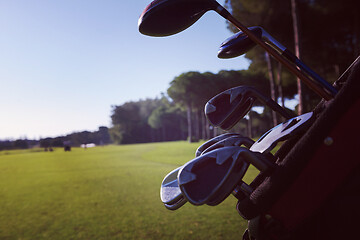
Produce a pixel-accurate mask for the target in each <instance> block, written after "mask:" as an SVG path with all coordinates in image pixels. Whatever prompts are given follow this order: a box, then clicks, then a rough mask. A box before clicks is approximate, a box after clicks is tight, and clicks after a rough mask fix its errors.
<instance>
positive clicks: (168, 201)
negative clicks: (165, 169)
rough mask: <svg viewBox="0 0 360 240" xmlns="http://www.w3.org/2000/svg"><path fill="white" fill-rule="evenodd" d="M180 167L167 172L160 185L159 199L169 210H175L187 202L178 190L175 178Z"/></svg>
mask: <svg viewBox="0 0 360 240" xmlns="http://www.w3.org/2000/svg"><path fill="white" fill-rule="evenodd" d="M180 169H181V167H178V168H176V169H174V170H173V171H171V172H170V173H169V174H167V175H166V176H165V177H164V180H163V181H162V183H161V187H160V199H161V201H162V202H163V203H164V205H165V207H166V208H167V209H170V210H176V209H178V208H180V207H181V206H183V205H184V204H185V203H186V202H187V201H186V199H185V198H184V196H183V195H182V193H181V191H180V188H179V184H178V180H177V176H178V173H179V171H180Z"/></svg>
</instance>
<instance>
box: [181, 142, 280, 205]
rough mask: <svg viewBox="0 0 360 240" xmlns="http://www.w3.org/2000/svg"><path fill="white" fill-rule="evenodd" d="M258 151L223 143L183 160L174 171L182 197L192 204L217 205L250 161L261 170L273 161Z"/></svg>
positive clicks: (226, 195) (267, 168) (233, 185)
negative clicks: (192, 157)
mask: <svg viewBox="0 0 360 240" xmlns="http://www.w3.org/2000/svg"><path fill="white" fill-rule="evenodd" d="M261 155H262V154H260V153H253V152H251V151H250V150H249V149H247V148H243V147H236V146H232V147H223V148H219V149H215V150H213V151H211V152H208V153H206V154H204V155H201V156H199V157H197V158H195V159H193V160H192V161H190V162H188V163H186V164H185V165H184V166H183V167H182V169H181V170H180V172H179V174H178V183H179V186H180V189H181V191H182V193H183V195H184V196H185V198H186V199H187V200H188V201H189V202H190V203H191V204H194V205H202V204H208V205H211V206H215V205H218V204H219V203H221V202H222V201H223V200H224V199H225V198H227V197H228V196H229V195H230V194H231V193H232V191H233V190H234V189H235V188H236V186H237V185H238V184H241V182H242V181H241V180H242V178H243V176H244V175H245V173H246V170H247V169H248V167H249V165H250V164H252V165H254V166H255V167H256V168H258V169H259V170H260V171H262V172H266V171H268V170H271V169H272V167H273V165H272V164H271V163H270V162H267V161H266V160H264V158H263V157H262V156H261Z"/></svg>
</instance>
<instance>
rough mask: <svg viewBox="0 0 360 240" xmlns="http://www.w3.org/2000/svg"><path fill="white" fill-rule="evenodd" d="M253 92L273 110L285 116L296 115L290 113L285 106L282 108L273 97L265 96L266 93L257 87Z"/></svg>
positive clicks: (291, 116) (287, 117) (288, 117)
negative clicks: (262, 92)
mask: <svg viewBox="0 0 360 240" xmlns="http://www.w3.org/2000/svg"><path fill="white" fill-rule="evenodd" d="M253 92H254V93H255V94H256V97H257V99H258V100H259V101H260V102H262V103H263V104H265V105H267V106H268V107H270V108H271V109H272V110H273V111H275V112H278V113H279V114H280V115H281V116H283V117H284V118H286V119H290V118H293V117H294V116H293V115H291V114H289V113H288V112H287V111H286V110H285V109H284V108H282V107H281V106H280V105H279V104H277V103H276V102H275V101H274V100H273V99H271V98H269V97H264V95H263V94H261V93H260V92H259V91H257V90H256V89H254V91H253Z"/></svg>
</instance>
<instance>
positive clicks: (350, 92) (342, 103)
mask: <svg viewBox="0 0 360 240" xmlns="http://www.w3.org/2000/svg"><path fill="white" fill-rule="evenodd" d="M344 76H346V77H344ZM335 86H337V87H338V88H340V87H341V89H340V91H339V93H338V94H337V96H336V97H335V99H334V100H331V101H327V102H326V101H322V102H320V103H319V105H318V106H317V107H316V108H315V109H314V113H315V115H316V116H317V119H316V121H315V123H314V124H313V125H312V127H311V128H310V129H309V130H308V131H307V132H306V133H305V134H304V135H303V136H302V137H301V138H300V139H299V140H298V141H296V140H292V141H288V142H287V143H285V144H284V145H283V147H282V148H281V149H280V150H279V154H277V156H278V161H277V164H278V165H279V167H278V168H277V169H276V170H275V172H274V173H273V174H272V175H271V176H270V177H267V178H265V179H264V181H263V182H262V183H261V184H260V185H259V186H258V187H257V188H256V189H255V191H254V192H253V193H252V194H251V196H250V197H249V198H245V199H243V200H242V201H239V203H238V205H237V208H238V211H239V213H240V214H241V215H242V216H243V217H244V218H245V219H252V218H254V217H256V216H257V215H258V214H259V213H265V212H266V211H267V210H268V209H269V208H270V207H271V206H272V205H273V204H274V203H275V202H276V200H277V199H278V198H279V197H280V196H281V194H282V193H283V192H284V191H285V190H286V189H287V188H289V187H290V186H291V184H292V183H293V182H294V180H295V179H296V178H297V176H298V175H299V173H300V172H301V171H302V169H303V168H304V167H305V166H306V164H307V162H308V161H309V160H310V159H311V156H312V155H313V154H314V153H315V151H316V150H317V149H318V148H319V147H320V146H321V145H322V144H323V140H324V138H325V137H326V136H327V134H328V133H329V131H330V130H331V129H332V128H333V126H335V125H336V124H337V122H338V121H339V119H340V118H341V116H342V115H343V114H344V113H345V112H346V111H347V110H348V109H349V108H350V107H351V105H352V104H353V103H354V102H355V101H356V99H358V98H359V96H360V61H359V59H357V61H356V62H355V63H354V65H353V66H352V67H351V69H349V70H348V71H347V73H346V74H344V75H343V77H341V78H340V79H339V81H338V82H337V83H336V84H335ZM354 127H358V126H354ZM349 136H351V135H349ZM334 157H336V156H334Z"/></svg>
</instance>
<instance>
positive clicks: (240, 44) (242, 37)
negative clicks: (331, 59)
mask: <svg viewBox="0 0 360 240" xmlns="http://www.w3.org/2000/svg"><path fill="white" fill-rule="evenodd" d="M249 30H250V31H251V32H253V33H254V34H255V35H256V36H258V37H260V38H261V39H262V40H263V41H264V42H265V43H267V44H268V45H269V46H271V47H272V48H273V49H275V50H276V51H277V52H278V53H279V54H281V55H282V56H284V57H285V58H286V59H287V60H289V61H290V62H292V63H294V64H295V65H296V66H297V67H299V68H300V69H301V70H302V71H304V72H305V73H306V74H307V75H308V76H309V77H311V78H313V79H314V80H315V81H317V82H319V83H321V84H322V86H323V87H324V88H326V89H327V90H328V91H329V92H331V94H332V95H334V96H335V95H336V94H337V90H336V89H335V88H334V87H333V86H332V85H331V84H329V83H328V82H327V81H325V80H324V79H323V78H321V77H320V76H319V75H318V74H317V73H315V72H314V71H313V70H312V69H311V68H309V67H308V66H307V65H305V63H303V62H302V61H300V59H299V58H297V57H296V56H295V55H294V54H293V53H292V52H291V51H290V50H289V49H287V48H286V47H284V46H283V45H282V44H281V43H279V42H278V41H276V40H275V38H273V37H272V36H271V35H270V34H269V33H267V32H266V31H265V30H264V29H263V28H262V27H250V28H249ZM254 46H256V44H255V42H253V41H252V40H251V39H250V38H249V37H248V36H247V35H246V34H244V33H243V32H238V33H236V34H234V35H233V36H231V37H230V38H228V39H227V40H225V41H224V42H223V43H222V44H221V46H220V48H219V51H218V57H219V58H233V57H238V56H240V55H242V54H244V53H246V52H247V51H249V50H250V49H251V48H252V47H254Z"/></svg>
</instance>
